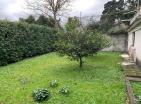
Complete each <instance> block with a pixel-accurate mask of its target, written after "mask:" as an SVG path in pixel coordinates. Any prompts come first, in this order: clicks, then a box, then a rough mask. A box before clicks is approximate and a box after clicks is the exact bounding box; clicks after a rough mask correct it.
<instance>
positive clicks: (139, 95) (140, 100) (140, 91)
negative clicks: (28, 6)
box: [131, 82, 141, 104]
mask: <svg viewBox="0 0 141 104" xmlns="http://www.w3.org/2000/svg"><path fill="white" fill-rule="evenodd" d="M131 84H132V87H133V92H134V96H135V98H136V99H137V104H141V82H132V83H131Z"/></svg>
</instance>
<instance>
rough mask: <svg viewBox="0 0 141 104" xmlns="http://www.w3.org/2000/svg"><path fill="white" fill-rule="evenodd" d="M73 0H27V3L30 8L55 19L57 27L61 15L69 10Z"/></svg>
mask: <svg viewBox="0 0 141 104" xmlns="http://www.w3.org/2000/svg"><path fill="white" fill-rule="evenodd" d="M71 1H72V0H36V1H35V2H33V3H31V2H28V1H27V5H28V7H29V8H30V9H33V10H37V11H39V12H41V13H42V14H44V15H45V16H48V17H52V18H53V19H54V21H55V22H54V25H55V27H58V26H59V16H61V15H62V13H63V12H64V11H65V10H67V8H68V7H69V6H70V3H71Z"/></svg>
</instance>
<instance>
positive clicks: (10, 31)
mask: <svg viewBox="0 0 141 104" xmlns="http://www.w3.org/2000/svg"><path fill="white" fill-rule="evenodd" d="M56 39H57V35H56V30H55V29H52V28H49V27H45V26H40V25H35V24H27V23H20V22H8V21H0V65H7V64H9V63H13V62H17V61H19V60H22V59H24V58H27V57H33V56H36V55H41V54H44V53H49V52H52V51H53V50H54V49H55V46H54V42H55V40H56Z"/></svg>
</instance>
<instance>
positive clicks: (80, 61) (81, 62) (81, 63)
mask: <svg viewBox="0 0 141 104" xmlns="http://www.w3.org/2000/svg"><path fill="white" fill-rule="evenodd" d="M79 63H80V66H79V67H80V68H82V66H83V60H82V57H79Z"/></svg>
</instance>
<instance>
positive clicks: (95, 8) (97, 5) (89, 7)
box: [0, 0, 110, 20]
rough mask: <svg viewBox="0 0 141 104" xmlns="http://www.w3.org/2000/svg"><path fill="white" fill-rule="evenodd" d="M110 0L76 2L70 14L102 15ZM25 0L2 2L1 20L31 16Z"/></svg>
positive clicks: (5, 0) (3, 0) (79, 0)
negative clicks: (105, 5)
mask: <svg viewBox="0 0 141 104" xmlns="http://www.w3.org/2000/svg"><path fill="white" fill-rule="evenodd" d="M108 1H110V0H75V2H74V3H73V5H72V9H71V11H70V12H69V14H70V15H72V16H78V15H79V14H80V12H81V13H82V16H86V15H87V16H91V15H101V13H102V11H103V8H104V4H105V3H106V2H108ZM24 3H25V1H24V0H0V18H2V19H10V20H18V18H19V17H26V16H27V15H29V14H30V12H29V10H28V9H26V7H25V5H24Z"/></svg>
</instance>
